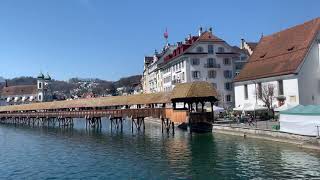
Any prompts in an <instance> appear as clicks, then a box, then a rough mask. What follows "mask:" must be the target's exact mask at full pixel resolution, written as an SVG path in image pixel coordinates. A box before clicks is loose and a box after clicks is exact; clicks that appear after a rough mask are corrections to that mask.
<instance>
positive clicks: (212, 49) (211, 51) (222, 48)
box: [196, 44, 224, 54]
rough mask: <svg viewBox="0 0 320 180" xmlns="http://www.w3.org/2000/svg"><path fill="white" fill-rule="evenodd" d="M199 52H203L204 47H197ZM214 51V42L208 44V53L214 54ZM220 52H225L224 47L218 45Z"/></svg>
mask: <svg viewBox="0 0 320 180" xmlns="http://www.w3.org/2000/svg"><path fill="white" fill-rule="evenodd" d="M196 51H197V53H203V52H204V50H203V47H201V46H198V47H197V49H196ZM213 53H214V46H213V45H212V44H209V45H208V54H213ZM218 53H224V47H218Z"/></svg>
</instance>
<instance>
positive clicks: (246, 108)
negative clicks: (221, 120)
mask: <svg viewBox="0 0 320 180" xmlns="http://www.w3.org/2000/svg"><path fill="white" fill-rule="evenodd" d="M267 109H268V108H267V107H264V106H261V105H258V104H251V103H244V104H243V105H242V106H239V107H236V108H233V110H234V111H263V110H267Z"/></svg>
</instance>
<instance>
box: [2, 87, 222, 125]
mask: <svg viewBox="0 0 320 180" xmlns="http://www.w3.org/2000/svg"><path fill="white" fill-rule="evenodd" d="M216 97H217V92H216V90H215V89H214V88H213V86H212V85H211V84H209V83H207V82H193V83H182V84H178V85H177V86H176V87H175V88H174V89H173V91H172V92H167V93H153V94H139V95H130V96H110V97H99V98H89V99H78V100H65V101H53V102H43V103H32V104H24V105H11V106H0V122H1V123H13V124H26V125H30V126H49V125H59V126H64V127H66V126H67V127H70V126H73V121H74V119H75V118H85V119H86V127H101V126H102V124H101V118H103V117H106V118H108V119H110V121H111V126H115V127H116V128H121V129H122V122H123V120H124V118H126V117H128V118H129V119H131V120H132V123H131V124H132V131H133V129H134V128H136V129H137V130H140V129H141V128H145V125H144V122H145V118H147V117H153V118H160V119H161V121H162V130H163V129H167V130H168V131H169V129H170V128H172V129H173V128H174V124H181V123H189V124H195V123H197V122H211V121H212V120H213V113H212V110H211V112H206V110H205V104H206V103H207V105H208V104H210V106H211V108H212V107H213V104H214V103H215V102H216V101H217V98H216ZM173 130H174V129H173Z"/></svg>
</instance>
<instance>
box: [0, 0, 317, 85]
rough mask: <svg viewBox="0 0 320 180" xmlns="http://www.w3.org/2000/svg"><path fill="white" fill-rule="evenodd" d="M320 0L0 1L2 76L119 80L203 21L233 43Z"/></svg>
mask: <svg viewBox="0 0 320 180" xmlns="http://www.w3.org/2000/svg"><path fill="white" fill-rule="evenodd" d="M319 7H320V1H318V0H314V1H312V0H308V1H305V0H300V1H299V0H269V1H267V0H259V1H257V0H242V1H236V0H234V1H231V0H222V1H221V0H220V1H213V0H201V1H195V0H193V1H188V0H181V1H180V0H177V1H171V0H161V1H160V0H159V1H154V0H116V1H115V0H114V1H112V0H110V1H109V0H0V62H1V71H0V76H3V77H5V78H12V77H17V76H36V75H37V74H38V73H39V71H42V72H44V73H45V72H49V73H50V74H51V75H52V76H53V78H55V79H60V80H67V79H69V78H71V77H84V78H85V77H86V78H88V77H89V78H93V77H97V78H101V79H107V80H116V79H118V78H120V77H122V76H129V75H134V74H141V73H142V68H143V57H144V56H145V55H148V54H152V53H153V52H154V49H155V48H158V49H159V48H161V47H162V46H163V45H164V43H165V41H164V39H163V32H164V31H165V29H166V27H167V28H168V31H169V41H170V42H171V43H174V42H176V41H181V40H183V39H184V38H185V37H186V36H187V35H188V34H190V33H192V34H196V33H197V29H198V27H199V26H203V27H210V26H211V27H213V31H214V33H215V34H216V35H217V36H219V37H221V38H222V39H224V40H226V41H227V42H228V43H229V44H231V45H238V44H239V42H240V39H241V38H245V39H246V40H248V41H257V40H259V38H260V36H261V33H264V34H270V33H273V32H277V31H279V30H282V29H285V28H287V27H290V26H293V25H296V24H299V23H302V22H304V21H307V20H310V19H313V18H316V17H318V16H319V14H320V13H319Z"/></svg>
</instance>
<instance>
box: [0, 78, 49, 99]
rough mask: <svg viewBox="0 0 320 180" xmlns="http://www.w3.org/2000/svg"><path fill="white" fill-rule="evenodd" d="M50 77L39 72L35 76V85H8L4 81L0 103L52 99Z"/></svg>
mask: <svg viewBox="0 0 320 180" xmlns="http://www.w3.org/2000/svg"><path fill="white" fill-rule="evenodd" d="M50 82H51V77H50V75H49V74H47V75H46V76H45V75H43V74H42V73H40V74H39V75H38V77H37V85H19V86H9V85H8V81H6V84H5V87H3V89H2V90H1V93H0V105H18V104H28V103H33V102H46V101H51V100H52V92H51V88H50Z"/></svg>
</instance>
